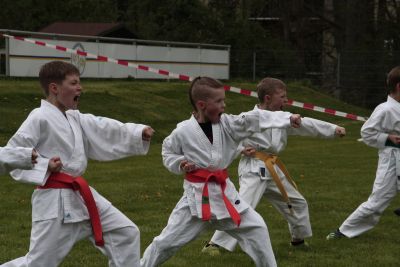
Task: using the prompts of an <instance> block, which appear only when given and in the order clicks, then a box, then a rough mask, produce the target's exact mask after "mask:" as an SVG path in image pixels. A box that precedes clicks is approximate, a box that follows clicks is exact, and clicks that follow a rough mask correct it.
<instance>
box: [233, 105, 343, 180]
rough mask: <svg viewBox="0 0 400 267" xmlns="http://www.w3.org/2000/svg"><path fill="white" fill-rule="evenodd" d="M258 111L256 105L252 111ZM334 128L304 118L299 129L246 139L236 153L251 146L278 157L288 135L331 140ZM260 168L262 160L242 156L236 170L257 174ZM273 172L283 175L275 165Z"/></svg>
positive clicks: (269, 132)
mask: <svg viewBox="0 0 400 267" xmlns="http://www.w3.org/2000/svg"><path fill="white" fill-rule="evenodd" d="M258 109H259V108H258V106H257V105H256V106H255V107H254V110H258ZM336 127H337V125H335V124H332V123H329V122H325V121H320V120H316V119H312V118H307V117H305V118H302V120H301V126H300V128H292V127H287V128H271V129H267V130H265V131H263V132H261V133H255V134H253V135H252V136H251V137H249V138H247V139H246V140H244V141H243V142H242V143H241V145H240V146H239V148H238V152H241V151H242V150H243V148H244V147H246V146H251V147H253V148H255V149H256V150H257V151H260V152H265V153H269V154H275V155H278V154H279V153H280V152H282V151H283V150H284V149H285V148H286V145H287V138H288V135H300V136H311V137H322V138H333V137H334V136H335V129H336ZM260 167H264V168H265V163H264V162H263V161H262V160H259V159H257V158H254V157H247V156H242V158H241V160H240V162H239V167H238V170H239V173H241V172H253V173H258V172H259V171H260ZM275 170H276V171H277V173H278V174H280V175H283V173H282V172H281V170H280V169H279V167H278V166H276V165H275ZM266 174H267V177H269V178H270V179H272V177H271V175H270V174H269V173H268V172H266Z"/></svg>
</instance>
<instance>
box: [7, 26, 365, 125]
mask: <svg viewBox="0 0 400 267" xmlns="http://www.w3.org/2000/svg"><path fill="white" fill-rule="evenodd" d="M3 36H4V37H7V38H13V39H16V40H19V41H24V42H28V43H31V44H35V45H39V46H45V47H48V48H52V49H55V50H58V51H62V52H67V53H71V54H76V55H79V56H83V57H87V58H91V59H95V60H98V61H104V62H111V63H114V64H118V65H122V66H126V67H130V68H134V69H138V70H143V71H147V72H152V73H156V74H160V75H165V76H168V77H171V78H175V79H179V80H183V81H192V80H193V79H194V77H190V76H187V75H183V74H177V73H173V72H170V71H167V70H160V69H155V68H152V67H148V66H143V65H139V64H135V63H131V62H129V61H126V60H120V59H114V58H110V57H107V56H102V55H96V54H91V53H88V52H85V51H82V50H79V49H71V48H68V47H63V46H59V45H53V44H49V43H46V42H43V41H37V40H33V39H29V38H24V37H18V36H12V35H8V34H3ZM224 89H225V91H229V92H234V93H238V94H241V95H247V96H252V97H258V96H257V93H256V92H254V91H251V90H246V89H241V88H237V87H233V86H229V85H224ZM288 105H290V106H294V107H299V108H303V109H308V110H314V111H318V112H322V113H326V114H330V115H334V116H339V117H344V118H347V119H351V120H357V121H366V120H367V118H365V117H362V116H358V115H354V114H350V113H345V112H341V111H337V110H334V109H328V108H323V107H318V106H315V105H313V104H309V103H302V102H298V101H294V100H291V99H289V101H288Z"/></svg>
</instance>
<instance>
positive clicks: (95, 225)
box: [37, 172, 104, 247]
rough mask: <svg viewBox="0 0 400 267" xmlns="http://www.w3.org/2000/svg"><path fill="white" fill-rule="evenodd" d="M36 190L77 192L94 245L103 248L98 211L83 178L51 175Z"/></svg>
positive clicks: (59, 173) (62, 174)
mask: <svg viewBox="0 0 400 267" xmlns="http://www.w3.org/2000/svg"><path fill="white" fill-rule="evenodd" d="M37 188H38V189H49V188H54V189H72V190H74V191H77V190H78V191H79V193H80V194H81V196H82V198H83V200H84V201H85V205H86V208H87V209H88V212H89V217H90V223H91V224H92V230H93V234H94V240H95V243H96V245H97V246H100V247H102V246H104V240H103V231H102V228H101V222H100V215H99V211H98V209H97V206H96V202H95V201H94V198H93V195H92V192H91V191H90V188H89V185H88V183H87V182H86V180H85V179H83V177H81V176H78V177H73V176H71V175H69V174H66V173H62V172H57V173H52V174H51V175H50V177H49V179H47V182H46V184H45V185H43V186H38V187H37Z"/></svg>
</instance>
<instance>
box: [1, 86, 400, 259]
mask: <svg viewBox="0 0 400 267" xmlns="http://www.w3.org/2000/svg"><path fill="white" fill-rule="evenodd" d="M229 84H230V85H233V86H238V87H243V88H248V89H251V88H254V84H250V83H229ZM83 85H84V90H85V91H84V95H83V97H82V99H81V104H80V110H81V111H82V112H90V113H93V114H96V115H102V116H107V117H112V118H116V119H119V120H121V121H124V122H127V121H133V122H138V123H145V124H149V125H152V126H153V128H154V129H155V130H156V135H155V138H154V140H153V143H152V146H151V149H150V152H149V154H148V155H147V156H140V157H132V158H128V159H123V160H119V161H115V162H106V163H104V162H95V161H91V162H90V163H89V167H88V170H87V172H86V174H85V177H86V178H87V180H88V181H89V182H90V184H91V185H92V186H93V187H95V188H96V189H97V191H99V192H100V193H101V194H102V195H103V196H105V197H106V198H107V199H109V200H110V201H111V202H112V203H113V204H114V205H115V206H116V207H117V208H119V209H120V210H121V211H122V212H124V213H125V214H126V215H127V216H128V217H129V218H131V219H132V220H133V221H134V222H135V223H136V224H137V225H138V227H139V228H140V230H141V249H142V251H143V250H144V249H145V248H146V246H147V245H148V244H149V243H150V242H151V240H152V238H153V237H155V236H156V235H158V234H159V233H160V232H161V230H162V229H163V227H164V226H165V225H166V223H167V219H168V216H169V214H170V212H171V210H172V209H173V208H174V206H175V204H176V202H177V201H178V200H179V198H180V197H181V195H182V177H181V176H176V175H173V174H171V173H169V172H168V171H167V170H166V169H165V168H164V167H163V165H162V162H161V155H160V151H161V142H162V140H163V139H164V138H165V137H166V136H167V135H168V134H169V133H170V132H171V130H172V129H173V128H175V125H176V123H178V122H179V121H181V120H183V119H186V118H188V117H189V116H190V112H191V108H190V106H189V104H188V99H187V88H188V83H184V82H160V81H153V82H147V81H146V82H145V81H133V80H132V81H128V80H121V81H109V80H105V81H96V80H87V81H85V80H83ZM382 93H384V92H383V91H382ZM288 94H289V98H291V99H294V100H297V101H301V102H310V103H313V104H316V105H319V106H323V107H327V108H333V109H337V110H340V111H344V112H351V113H355V114H357V115H362V116H368V115H369V113H370V111H367V110H363V109H361V108H356V107H353V106H351V105H347V104H345V103H342V102H339V101H337V100H335V99H333V98H330V97H328V96H326V95H323V94H321V93H318V92H315V91H313V90H311V89H310V88H307V87H306V86H305V85H304V84H301V83H291V84H289V93H288ZM41 97H42V94H41V91H40V89H39V86H38V82H37V81H36V80H26V79H3V80H0V114H1V116H0V145H4V144H5V143H6V142H7V140H8V138H10V137H11V136H12V134H13V133H14V132H15V131H16V130H17V129H18V127H19V125H20V124H21V122H22V121H23V120H24V118H25V117H26V116H27V115H28V114H29V112H30V110H32V109H33V108H34V107H37V106H38V105H39V102H40V98H41ZM255 102H256V99H255V98H251V97H246V96H241V95H238V94H234V93H227V112H228V113H233V114H236V113H239V112H241V111H246V110H249V109H252V108H253V105H254V104H255ZM289 110H290V111H292V112H296V113H301V114H302V115H303V116H311V117H315V118H318V119H322V120H326V121H330V122H333V123H336V124H340V125H342V126H344V127H346V129H347V133H348V135H347V136H346V137H345V138H343V139H340V140H339V139H337V140H320V139H312V138H304V137H290V138H289V142H288V143H289V145H288V148H287V149H286V150H285V152H284V153H283V154H282V155H281V156H282V159H283V161H284V162H285V163H286V165H287V167H288V169H289V171H290V172H291V174H292V176H293V177H294V179H295V180H296V183H297V184H298V186H299V188H300V191H301V192H302V193H303V195H304V196H305V197H306V199H307V200H308V202H309V206H310V214H311V222H312V226H313V232H314V236H313V237H312V238H311V239H309V240H308V242H309V243H310V245H311V250H310V251H307V252H304V251H294V250H292V249H291V248H290V247H289V240H290V236H289V233H288V229H287V223H286V222H285V221H284V220H283V218H282V217H281V216H280V215H279V214H278V213H277V211H275V209H274V208H273V207H272V206H271V205H270V204H269V203H268V202H267V201H265V200H264V201H262V202H261V203H260V205H259V206H258V208H257V210H258V212H260V213H261V214H262V216H263V217H264V218H265V220H266V222H267V225H268V227H269V232H270V236H271V241H272V245H273V249H274V252H275V256H276V258H277V262H278V265H279V266H363V267H367V266H398V258H399V257H398V254H397V253H398V251H399V249H400V243H399V242H398V236H399V235H398V233H399V229H398V228H397V227H398V225H399V221H400V217H396V216H395V215H394V214H393V212H392V211H393V209H395V208H396V207H397V206H400V202H399V201H398V199H396V200H395V201H394V202H393V203H392V205H391V206H390V207H389V208H388V209H387V210H386V212H385V213H384V214H383V216H382V219H381V221H380V223H379V224H378V225H377V227H375V228H374V229H373V230H371V231H370V232H367V233H365V234H364V235H362V236H360V237H358V238H355V239H351V240H339V241H336V242H328V241H326V240H325V236H326V235H327V234H328V233H329V232H330V231H331V230H334V229H335V228H337V227H338V226H339V225H340V224H341V223H342V221H343V220H344V219H345V218H346V217H347V216H348V215H349V214H350V213H351V212H352V211H353V210H354V209H355V208H356V207H357V206H358V205H359V204H361V202H363V201H365V200H366V198H367V197H368V195H369V193H370V191H371V188H372V183H373V180H374V175H375V170H376V163H377V151H376V150H375V149H372V148H369V147H367V146H366V145H364V144H363V143H361V142H358V141H357V139H358V138H359V137H360V136H359V131H360V127H361V125H362V123H361V122H356V121H350V120H347V119H343V118H338V117H333V116H330V115H326V114H322V113H318V112H312V111H305V110H301V109H298V108H289ZM236 166H237V162H234V164H232V166H231V168H230V173H231V177H232V179H233V180H234V181H235V182H236V177H237V174H236V173H237V170H236ZM32 190H33V186H32V185H27V184H20V183H17V182H15V181H14V180H12V179H11V178H10V177H9V176H1V177H0V263H1V262H5V261H8V260H11V259H13V258H16V257H19V256H22V255H24V254H25V253H26V252H27V250H28V246H29V235H30V225H31V223H30V221H31V206H30V197H31V193H32ZM211 234H212V231H211V229H210V231H209V232H206V233H204V234H203V235H201V236H199V238H198V239H197V240H196V241H194V242H192V243H190V244H188V245H187V246H185V247H184V248H182V249H181V250H180V251H179V252H178V253H177V254H176V255H175V256H174V257H172V258H171V259H170V260H169V261H168V262H166V263H165V264H164V266H171V267H172V266H174V267H177V266H192V267H195V266H240V267H243V266H253V264H252V262H251V260H250V258H249V257H248V256H247V255H246V254H244V253H243V252H241V251H240V250H239V249H237V250H236V251H235V252H234V253H228V252H227V253H223V255H222V256H221V257H216V258H211V257H208V256H206V255H202V254H201V253H200V250H201V248H202V246H203V244H204V242H205V241H206V240H208V239H209V237H210V236H211ZM62 266H64V267H67V266H69V267H72V266H73V267H76V266H93V267H95V266H96V267H97V266H107V259H106V258H105V257H104V256H103V255H102V254H101V253H100V252H99V251H97V250H96V249H95V248H94V247H92V245H91V244H90V243H89V242H87V241H82V242H80V243H78V244H77V245H76V246H75V247H74V249H73V250H72V252H71V253H70V254H69V255H68V257H67V258H66V259H65V261H64V263H63V264H62Z"/></svg>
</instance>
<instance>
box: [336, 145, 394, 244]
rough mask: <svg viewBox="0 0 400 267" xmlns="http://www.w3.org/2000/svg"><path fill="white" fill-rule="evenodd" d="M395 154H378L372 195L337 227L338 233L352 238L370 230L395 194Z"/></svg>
mask: <svg viewBox="0 0 400 267" xmlns="http://www.w3.org/2000/svg"><path fill="white" fill-rule="evenodd" d="M395 153H396V152H395V151H394V150H388V151H384V152H381V153H380V154H379V162H378V168H377V171H376V178H375V182H374V186H373V188H372V193H371V195H370V196H369V198H368V200H367V201H365V202H364V203H362V204H361V205H360V206H359V207H358V208H357V209H356V210H355V211H354V212H353V213H352V214H351V215H350V216H349V217H348V218H347V219H346V220H345V221H344V222H343V224H342V225H341V226H340V227H339V230H340V232H342V233H343V234H344V235H345V236H347V237H349V238H352V237H355V236H358V235H361V234H362V233H364V232H366V231H368V230H370V229H372V228H373V227H374V226H375V225H376V224H377V223H378V222H379V219H380V217H381V216H382V213H383V211H384V210H385V209H386V208H387V207H388V206H389V204H390V202H391V201H392V200H393V198H394V197H395V196H396V194H397V190H398V183H399V182H400V181H398V179H399V178H398V177H397V174H396V157H395V155H396V154H395Z"/></svg>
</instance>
